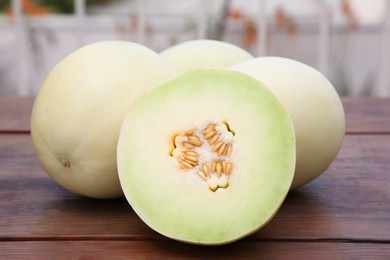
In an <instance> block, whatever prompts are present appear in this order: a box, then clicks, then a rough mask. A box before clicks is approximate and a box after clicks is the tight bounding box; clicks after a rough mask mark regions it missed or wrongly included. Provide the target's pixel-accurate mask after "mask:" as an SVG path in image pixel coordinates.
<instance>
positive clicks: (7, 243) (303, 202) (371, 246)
mask: <svg viewBox="0 0 390 260" xmlns="http://www.w3.org/2000/svg"><path fill="white" fill-rule="evenodd" d="M32 103H33V98H31V97H24V98H20V97H0V259H15V258H18V259H27V258H30V259H31V258H36V259H53V258H56V257H57V258H58V257H59V256H61V257H63V258H66V259H77V258H79V259H107V258H123V257H141V258H143V257H148V258H164V257H166V258H179V259H183V258H202V257H206V256H208V257H225V258H226V257H230V258H248V257H254V256H256V257H257V258H259V257H264V258H267V259H270V258H271V259H286V258H296V259H313V258H315V259H340V258H341V259H390V99H379V98H372V99H371V98H362V99H354V98H348V99H344V100H343V103H344V107H345V111H346V118H347V136H346V138H345V141H344V144H343V147H342V149H341V151H340V153H339V155H338V157H337V159H336V160H335V161H334V162H333V164H332V165H331V166H330V167H329V169H328V170H327V171H326V172H325V173H324V174H323V175H322V176H321V177H319V178H318V179H316V180H315V181H313V182H312V183H310V184H308V185H306V186H305V187H302V188H301V189H299V190H297V191H294V192H291V193H290V194H289V195H288V197H287V199H286V201H285V202H284V203H283V205H282V207H281V208H280V210H279V212H278V213H277V214H276V216H275V217H274V218H273V219H272V221H271V222H270V223H269V224H268V225H267V226H266V227H264V228H263V229H261V230H260V231H258V232H256V233H255V234H253V235H251V236H249V237H247V238H244V239H243V240H241V241H238V242H235V243H233V244H229V245H225V246H219V247H202V246H194V245H188V244H183V243H180V242H177V241H173V240H170V239H167V238H165V237H163V236H161V235H159V234H157V233H156V232H154V231H153V230H151V229H150V228H149V227H147V226H146V225H145V224H144V223H143V222H142V221H141V220H140V219H139V218H138V217H137V216H136V214H135V213H134V212H133V211H132V209H131V207H130V206H129V205H128V203H127V202H126V200H125V199H116V200H94V199H88V198H84V197H81V196H78V195H75V194H72V193H70V192H68V191H66V190H64V189H62V188H61V187H59V186H58V185H57V184H56V183H55V182H54V181H53V180H52V179H51V178H50V177H49V176H48V175H47V174H46V173H45V172H44V171H43V169H42V168H41V166H40V165H39V163H38V160H37V158H36V156H35V154H34V150H33V148H32V144H31V139H30V135H29V119H30V114H31V106H32Z"/></svg>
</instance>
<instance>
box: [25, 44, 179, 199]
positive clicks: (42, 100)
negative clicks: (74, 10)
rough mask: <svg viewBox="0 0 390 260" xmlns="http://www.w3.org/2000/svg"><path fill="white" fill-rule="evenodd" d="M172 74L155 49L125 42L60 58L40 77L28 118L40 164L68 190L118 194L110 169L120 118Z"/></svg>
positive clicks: (109, 195) (113, 164)
mask: <svg viewBox="0 0 390 260" xmlns="http://www.w3.org/2000/svg"><path fill="white" fill-rule="evenodd" d="M173 75H174V70H173V68H172V67H171V66H170V65H168V64H167V63H166V62H165V61H164V60H162V59H161V57H160V56H159V55H158V54H157V53H155V52H153V51H151V50H149V49H147V48H146V47H143V46H141V45H138V44H136V43H131V42H122V41H104V42H98V43H94V44H90V45H87V46H85V47H83V48H80V49H79V50H77V51H75V52H74V53H72V54H70V55H69V56H68V57H66V58H65V59H63V60H62V61H61V62H60V63H58V64H57V65H56V66H55V67H54V68H53V70H52V71H51V72H50V73H49V75H48V76H47V78H46V79H45V81H44V83H43V85H42V87H41V89H40V90H39V93H38V95H37V97H36V100H35V103H34V107H33V112H32V117H31V136H32V141H33V145H34V148H35V151H36V154H37V156H38V159H39V161H40V162H41V164H42V166H43V168H44V169H45V170H46V172H47V173H48V174H49V175H50V176H51V177H52V178H53V179H54V180H55V181H56V182H57V183H58V184H60V185H61V186H63V187H64V188H66V189H68V190H70V191H72V192H75V193H78V194H81V195H84V196H88V197H92V198H115V197H120V196H123V193H122V190H121V186H120V183H119V178H118V173H117V167H116V145H117V141H118V137H119V130H120V126H121V123H122V120H123V118H124V117H125V114H126V112H127V111H128V109H129V107H130V106H131V105H132V104H133V102H134V101H135V100H136V99H137V98H139V97H140V96H141V95H142V94H143V93H144V92H145V91H146V90H147V89H149V88H151V87H153V86H154V85H156V84H157V83H160V82H161V81H163V80H165V79H168V78H170V77H172V76H173Z"/></svg>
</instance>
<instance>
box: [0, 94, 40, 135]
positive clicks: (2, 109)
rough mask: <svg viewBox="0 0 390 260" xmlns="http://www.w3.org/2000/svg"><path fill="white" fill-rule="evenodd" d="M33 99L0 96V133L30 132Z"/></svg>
mask: <svg viewBox="0 0 390 260" xmlns="http://www.w3.org/2000/svg"><path fill="white" fill-rule="evenodd" d="M33 103H34V97H20V96H0V133H4V132H14V133H15V132H18V133H28V132H29V131H30V117H31V110H32V106H33Z"/></svg>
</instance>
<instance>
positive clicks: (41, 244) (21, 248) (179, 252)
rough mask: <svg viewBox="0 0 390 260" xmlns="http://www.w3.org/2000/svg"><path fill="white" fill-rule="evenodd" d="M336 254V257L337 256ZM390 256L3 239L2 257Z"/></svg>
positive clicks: (348, 249)
mask: <svg viewBox="0 0 390 260" xmlns="http://www.w3.org/2000/svg"><path fill="white" fill-rule="evenodd" d="M335 253H337V257H336V258H335ZM31 256H34V259H58V256H61V257H62V258H61V259H124V258H126V259H127V258H128V257H130V258H131V259H135V258H136V259H139V258H141V259H144V258H148V259H151V258H152V259H156V258H157V259H166V258H169V259H189V258H191V259H194V258H195V259H205V258H207V259H238V258H239V259H253V257H254V256H256V259H370V260H371V259H372V260H374V259H386V258H387V259H388V257H389V256H390V245H389V244H370V243H336V242H311V243H304V242H267V241H239V242H236V243H233V244H229V245H224V246H217V247H205V246H197V245H189V244H184V243H180V242H176V241H33V242H31V241H30V242H0V259H15V258H17V259H31Z"/></svg>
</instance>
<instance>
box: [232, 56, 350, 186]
mask: <svg viewBox="0 0 390 260" xmlns="http://www.w3.org/2000/svg"><path fill="white" fill-rule="evenodd" d="M232 69H233V70H236V71H240V72H243V73H246V74H248V75H250V76H253V77H254V78H256V79H258V80H259V81H261V82H263V83H264V84H266V86H267V87H269V88H270V90H271V91H272V92H273V93H274V94H275V95H276V96H277V97H278V99H279V100H280V101H281V102H282V103H283V105H284V106H285V107H286V109H287V111H288V113H289V115H290V117H291V119H292V121H293V124H294V128H295V134H296V143H297V164H296V171H295V176H294V180H293V183H292V185H291V189H296V188H298V187H301V186H303V185H305V184H306V183H309V182H310V181H312V180H314V179H315V178H317V177H318V176H320V175H321V174H322V173H323V172H324V171H325V170H326V169H327V168H328V167H329V165H330V164H331V163H332V162H333V160H334V159H335V158H336V156H337V153H338V151H339V150H340V148H341V145H342V142H343V138H344V133H345V116H344V109H343V105H342V103H341V100H340V97H339V96H338V94H337V92H336V90H335V88H334V87H333V86H332V84H331V83H330V82H329V80H327V79H326V77H325V76H324V75H322V74H321V73H320V72H319V71H317V70H316V69H314V68H312V67H310V66H308V65H306V64H303V63H301V62H298V61H295V60H291V59H286V58H281V57H261V58H256V59H253V60H249V61H244V62H241V63H239V64H235V65H234V66H232Z"/></svg>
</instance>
